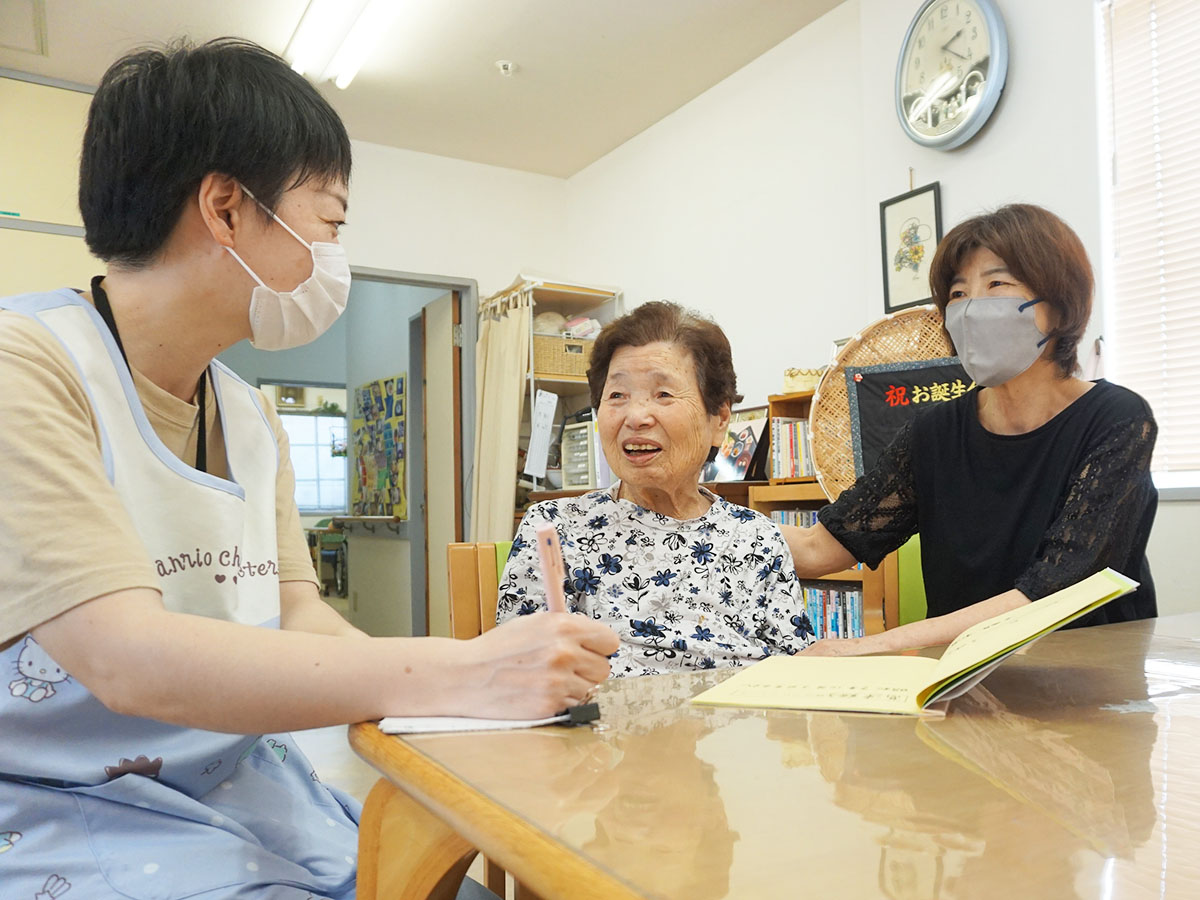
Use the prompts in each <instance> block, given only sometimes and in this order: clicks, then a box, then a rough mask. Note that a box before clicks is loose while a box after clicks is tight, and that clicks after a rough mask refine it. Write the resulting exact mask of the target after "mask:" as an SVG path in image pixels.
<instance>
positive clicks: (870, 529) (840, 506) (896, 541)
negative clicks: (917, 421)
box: [817, 422, 917, 569]
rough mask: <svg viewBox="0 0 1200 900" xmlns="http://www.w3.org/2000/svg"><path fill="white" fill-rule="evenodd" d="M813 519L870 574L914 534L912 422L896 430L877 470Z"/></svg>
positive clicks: (914, 491) (914, 493)
mask: <svg viewBox="0 0 1200 900" xmlns="http://www.w3.org/2000/svg"><path fill="white" fill-rule="evenodd" d="M817 519H818V520H819V521H820V523H821V524H822V525H824V526H825V528H826V529H828V531H829V533H830V534H832V535H833V536H834V537H835V538H837V540H838V543H840V544H841V545H842V546H843V547H845V548H846V549H847V550H849V551H850V553H851V554H852V555H853V556H854V558H855V559H857V560H859V561H860V562H864V563H866V564H867V565H868V566H870V567H871V568H872V569H874V568H875V567H876V566H878V565H879V564H880V563H881V562H882V561H883V558H884V557H885V556H887V555H888V554H889V553H891V552H892V551H893V550H895V549H896V548H897V547H899V546H901V545H902V544H903V543H904V542H905V541H907V540H908V539H909V538H910V537H912V535H913V534H914V533H915V532H916V530H917V490H916V481H915V478H914V476H913V466H912V423H911V422H908V423H905V425H904V426H903V427H902V428H901V429H900V431H899V432H898V433H897V434H896V436H895V437H894V438H892V442H891V443H890V444H888V445H887V447H886V448H885V449H884V451H883V453H881V454H880V455H879V459H878V460H877V461H876V463H875V467H874V468H873V469H871V471H870V472H867V473H866V474H865V475H863V476H862V477H861V478H859V479H858V481H856V482H854V484H852V485H851V486H850V487H848V488H847V489H846V490H845V491H843V492H842V494H841V496H840V497H838V498H837V500H835V501H834V502H833V503H831V504H829V505H828V506H826V507H823V508H822V509H821V510H820V512H818V513H817Z"/></svg>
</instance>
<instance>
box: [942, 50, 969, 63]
mask: <svg viewBox="0 0 1200 900" xmlns="http://www.w3.org/2000/svg"><path fill="white" fill-rule="evenodd" d="M942 49H943V50H945V51H946V52H947V53H953V54H954V55H955V56H957V57H958V58H959V59H966V60H969V59H970V57H969V56H963V55H962V54H961V53H959V52H958V51H957V50H951V49H950V48H949V47H943V48H942Z"/></svg>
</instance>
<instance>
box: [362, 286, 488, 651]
mask: <svg viewBox="0 0 1200 900" xmlns="http://www.w3.org/2000/svg"><path fill="white" fill-rule="evenodd" d="M351 271H352V273H353V276H354V283H355V285H358V286H359V290H360V291H364V292H366V293H370V294H371V295H372V300H371V301H368V302H367V303H366V304H363V305H365V306H367V307H371V308H370V309H367V310H365V311H364V314H363V315H361V316H360V317H359V318H358V319H357V320H356V321H352V322H351V323H350V329H351V330H350V333H349V334H348V340H347V347H348V348H349V349H348V352H347V373H348V388H349V390H350V391H351V392H353V390H354V388H355V387H357V386H358V385H359V384H360V382H357V381H355V378H357V377H363V378H364V380H367V379H369V378H378V377H383V376H384V375H385V374H386V373H384V372H383V371H382V370H381V369H379V366H381V365H382V366H384V367H386V365H387V364H388V363H387V360H388V356H387V353H386V349H385V351H384V352H383V353H382V354H379V353H378V351H379V348H380V347H381V345H382V346H383V347H385V348H386V346H387V345H388V344H390V347H391V352H392V356H391V358H392V359H393V360H394V364H393V367H396V365H398V364H399V363H400V362H401V361H403V362H404V364H405V365H404V368H405V370H406V371H407V373H408V389H407V397H406V402H407V404H408V406H407V416H406V418H407V422H408V432H407V444H406V447H407V450H406V454H407V459H406V473H407V478H406V481H407V492H408V496H407V516H408V518H407V520H406V521H405V522H402V523H399V524H398V525H391V526H388V527H385V528H381V527H379V525H377V524H376V525H375V530H374V531H373V532H372V531H369V530H368V528H367V526H368V525H369V524H371V523H369V522H363V523H362V524H361V525H357V524H351V533H352V535H353V538H356V539H358V540H359V543H360V548H359V549H360V551H361V552H360V553H358V554H356V556H355V561H356V563H358V562H360V560H361V559H362V557H363V556H364V555H365V556H366V562H365V566H363V565H358V566H356V567H355V568H354V574H355V575H359V576H360V579H361V580H360V581H359V583H358V585H357V586H355V584H354V583H353V581H352V584H351V596H352V610H353V618H354V621H355V624H357V625H359V627H363V628H364V630H366V631H368V633H372V634H413V635H425V634H435V635H448V634H449V600H448V596H447V584H446V560H445V545H446V544H447V543H449V542H450V541H455V540H462V539H463V536H464V535H468V534H470V519H471V484H472V471H471V469H472V464H473V460H474V446H475V434H474V430H475V400H476V398H475V354H474V352H470V351H468V352H465V353H464V352H463V348H473V347H474V346H475V340H476V314H475V310H476V308H477V306H478V287H477V285H476V283H475V282H474V281H473V280H471V279H465V278H454V277H444V276H436V275H421V274H415V273H408V272H390V271H385V270H378V269H370V268H363V267H354V268H352V270H351ZM388 297H390V298H391V301H390V302H391V303H393V304H394V303H396V302H397V301H400V300H401V299H402V298H403V299H405V300H406V301H407V303H406V305H405V306H404V307H403V312H404V321H403V324H399V323H396V317H395V316H393V317H391V318H389V319H388V320H387V323H386V324H384V323H381V321H380V320H379V318H378V317H377V316H373V315H372V314H371V313H372V312H373V311H375V310H379V309H384V308H386V307H383V306H380V305H379V304H381V303H384V304H386V303H387V302H389V301H388V299H386V298H388ZM352 299H357V298H352ZM352 308H353V307H352ZM393 323H396V324H393ZM360 330H361V331H363V332H367V333H361V334H360ZM381 332H383V333H382V334H381ZM399 343H402V344H403V347H404V349H405V351H406V352H403V353H401V352H400V347H399V346H397V344H399ZM360 347H374V348H376V352H377V356H376V359H375V361H374V365H375V366H376V369H375V370H370V369H365V368H361V367H360V363H368V362H370V360H367V359H360V358H359V354H358V352H357V348H360ZM352 551H353V544H352ZM405 587H406V588H407V590H404V588H405ZM405 593H406V594H407V597H404V596H403V594H405ZM355 594H357V597H355Z"/></svg>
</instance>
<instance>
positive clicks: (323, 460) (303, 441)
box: [260, 383, 347, 514]
mask: <svg viewBox="0 0 1200 900" xmlns="http://www.w3.org/2000/svg"><path fill="white" fill-rule="evenodd" d="M260 387H261V388H262V390H263V391H264V392H265V393H266V395H267V396H268V397H269V398H271V399H272V400H273V401H274V402H275V408H276V410H277V411H278V412H279V418H280V419H281V420H282V422H283V428H284V431H286V432H287V436H288V442H289V443H290V444H291V457H292V469H293V470H295V473H296V506H297V507H299V509H300V512H302V513H306V514H317V513H344V512H346V509H347V506H346V500H347V498H346V491H347V477H346V475H347V465H346V463H347V461H346V415H345V412H344V410H345V405H346V391H345V389H344V388H342V387H340V386H338V387H321V386H313V385H296V384H267V383H263V384H260Z"/></svg>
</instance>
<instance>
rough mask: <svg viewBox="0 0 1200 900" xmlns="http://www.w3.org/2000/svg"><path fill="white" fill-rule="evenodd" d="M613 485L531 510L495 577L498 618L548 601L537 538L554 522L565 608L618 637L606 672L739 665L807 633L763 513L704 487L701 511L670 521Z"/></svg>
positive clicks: (794, 645)
mask: <svg viewBox="0 0 1200 900" xmlns="http://www.w3.org/2000/svg"><path fill="white" fill-rule="evenodd" d="M619 487H620V485H619V484H617V485H614V486H613V487H612V488H610V489H607V490H603V491H596V492H593V493H590V494H586V495H584V496H581V497H574V498H571V499H567V500H547V501H543V502H542V503H536V504H534V505H533V506H531V507H530V508H529V511H528V512H526V513H525V518H524V519H523V520H522V521H521V527H520V528H519V529H518V530H517V536H516V538H515V539H514V540H513V546H512V552H511V553H510V554H509V557H508V562H507V564H506V565H505V567H504V574H503V576H502V577H501V580H500V588H499V592H500V596H499V603H498V607H497V611H496V620H497V621H498V622H503V621H505V620H506V619H510V618H512V617H513V616H520V615H527V614H529V613H532V612H537V611H538V610H539V609H545V608H546V599H545V591H544V590H543V588H542V579H541V570H540V566H539V565H538V556H537V545H536V541H535V535H536V532H537V529H538V527H539V526H541V525H543V524H545V523H546V522H553V523H554V525H555V527H556V529H557V531H558V536H559V539H560V540H561V541H562V545H563V558H564V561H565V566H564V568H565V570H566V573H567V575H566V581H565V584H564V587H565V591H566V598H567V608H568V609H570V610H571V611H572V612H579V613H586V614H587V615H589V616H591V617H592V618H593V619H597V620H599V621H601V622H604V623H605V624H607V625H609V626H610V627H611V628H612V629H613V630H614V631H615V632H616V633H617V635H618V637H620V639H621V647H620V649H619V650H618V651H617V653H616V654H614V656H613V658H612V674H613V675H614V676H623V675H658V674H662V673H663V672H666V671H668V670H673V669H713V668H717V667H724V666H741V665H745V664H746V663H748V662H754V661H757V660H760V659H764V658H765V657H767V656H770V655H772V654H778V653H787V654H794V653H796V652H797V651H798V650H800V649H801V648H802V647H804V646H805V645H806V644H808V643H810V642H811V641H812V639H813V638H812V633H813V632H812V626H811V625H810V624H809V621H808V616H807V615H806V614H805V613H804V611H803V606H802V604H801V603H800V601H799V596H800V591H799V585H798V583H797V580H796V572H795V568H794V566H793V564H792V556H791V553H790V552H789V551H788V548H787V544H786V543H785V542H784V539H783V535H782V534H780V532H779V528H778V527H776V525H775V524H774V523H773V522H771V520H770V519H768V518H767V517H766V516H764V515H762V514H760V513H756V512H753V511H751V510H749V509H745V508H744V507H741V506H735V505H734V504H732V503H729V502H727V501H726V500H724V499H723V498H721V497H717V496H716V495H715V494H712V493H710V492H709V491H707V490H705V489H704V488H701V489H700V490H701V492H702V493H704V495H705V496H706V497H708V498H709V499H711V500H712V501H713V503H712V506H711V507H709V509H708V511H707V512H705V513H704V514H703V515H702V516H700V517H698V518H695V519H687V520H681V519H673V518H671V517H669V516H664V515H662V514H660V513H656V512H653V511H651V510H648V509H645V508H643V507H641V506H638V505H637V504H635V503H633V502H631V501H629V500H618V499H617V491H618V489H619Z"/></svg>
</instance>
